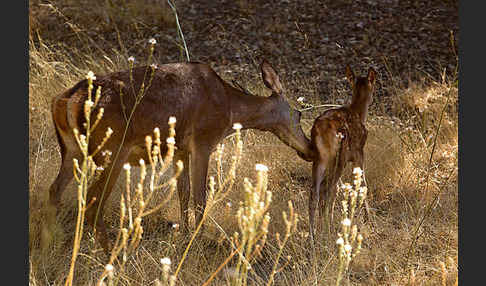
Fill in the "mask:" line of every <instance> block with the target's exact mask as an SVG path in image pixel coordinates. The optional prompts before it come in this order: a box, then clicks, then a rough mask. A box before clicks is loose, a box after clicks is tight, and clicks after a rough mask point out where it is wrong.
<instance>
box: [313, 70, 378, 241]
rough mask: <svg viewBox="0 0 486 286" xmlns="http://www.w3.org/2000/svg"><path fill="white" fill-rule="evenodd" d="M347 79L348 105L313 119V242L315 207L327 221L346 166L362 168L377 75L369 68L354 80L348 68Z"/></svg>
mask: <svg viewBox="0 0 486 286" xmlns="http://www.w3.org/2000/svg"><path fill="white" fill-rule="evenodd" d="M346 77H347V79H348V81H349V83H350V84H351V88H352V92H353V96H352V99H351V103H350V104H348V105H344V106H341V107H339V108H334V109H329V110H326V111H325V112H324V113H323V114H321V115H320V116H319V117H317V118H316V120H315V121H314V125H313V126H312V129H311V143H312V149H313V150H314V154H315V155H314V156H315V157H314V159H313V164H312V183H313V188H312V191H311V193H310V196H309V226H310V237H311V239H312V241H313V237H314V234H315V233H314V232H315V216H316V215H315V212H316V207H317V205H319V216H320V217H321V220H322V219H323V218H328V216H329V207H330V204H331V203H332V202H334V199H335V196H336V184H337V181H338V180H339V178H340V177H341V174H342V172H343V169H344V168H345V166H346V164H347V163H348V162H352V163H353V165H354V166H355V167H360V168H361V169H363V162H364V153H363V148H364V145H365V143H366V137H367V130H366V127H365V121H366V115H367V113H368V107H369V106H370V104H371V101H372V94H373V91H374V87H375V79H376V72H375V70H374V69H373V68H370V69H369V70H368V75H367V76H366V77H358V78H356V77H355V75H354V73H353V71H352V70H351V68H350V67H349V66H346ZM328 227H330V222H329V221H328Z"/></svg>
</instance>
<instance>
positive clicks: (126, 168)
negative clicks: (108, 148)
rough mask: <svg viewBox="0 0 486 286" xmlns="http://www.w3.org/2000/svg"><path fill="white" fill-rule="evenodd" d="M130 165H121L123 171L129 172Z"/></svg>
mask: <svg viewBox="0 0 486 286" xmlns="http://www.w3.org/2000/svg"><path fill="white" fill-rule="evenodd" d="M130 168H131V166H130V164H129V163H125V165H123V169H125V170H127V171H130Z"/></svg>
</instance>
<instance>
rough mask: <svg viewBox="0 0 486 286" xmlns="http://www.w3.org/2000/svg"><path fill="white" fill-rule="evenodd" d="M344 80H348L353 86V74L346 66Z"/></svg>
mask: <svg viewBox="0 0 486 286" xmlns="http://www.w3.org/2000/svg"><path fill="white" fill-rule="evenodd" d="M346 78H347V79H348V81H349V83H350V84H351V86H353V85H354V73H353V71H352V70H351V67H350V66H349V65H346Z"/></svg>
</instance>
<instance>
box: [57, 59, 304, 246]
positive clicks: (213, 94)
mask: <svg viewBox="0 0 486 286" xmlns="http://www.w3.org/2000/svg"><path fill="white" fill-rule="evenodd" d="M147 68H148V67H138V68H134V69H133V70H132V72H131V73H130V71H122V72H115V73H111V74H108V75H105V76H98V77H97V79H96V80H94V81H93V85H94V88H93V90H96V88H97V86H101V87H102V89H101V90H102V92H101V99H100V102H99V104H98V105H97V108H99V107H103V108H104V110H105V111H104V117H103V119H102V120H101V122H100V123H99V125H98V127H97V128H96V129H95V131H94V133H93V134H91V140H92V142H95V143H96V144H97V143H99V142H101V140H102V139H103V137H104V135H105V134H104V133H103V132H104V130H106V129H107V128H108V127H111V129H112V130H113V131H114V133H113V135H112V136H111V138H110V139H109V140H108V142H107V143H106V145H105V149H108V150H111V151H113V152H114V151H115V150H118V148H119V147H120V146H121V149H120V152H119V156H118V158H117V160H116V161H114V162H112V163H110V164H111V165H109V166H107V168H105V170H106V171H105V172H103V173H102V175H101V177H100V179H99V180H98V181H96V182H95V183H93V185H92V186H90V188H89V190H88V194H87V202H92V201H93V200H92V199H93V198H96V200H94V204H93V205H92V206H91V207H90V208H89V209H88V210H87V212H86V218H87V221H88V223H89V224H90V225H91V226H94V225H95V223H96V228H97V239H98V241H99V242H100V244H101V245H102V247H103V248H104V250H105V251H106V252H109V251H110V249H109V240H108V237H107V233H106V227H105V224H104V221H103V207H104V205H105V202H106V200H107V199H108V198H109V196H110V193H111V191H112V188H113V185H114V183H115V181H116V179H117V177H118V175H119V173H120V169H121V167H122V166H123V164H124V163H125V162H127V161H128V162H130V163H131V164H133V165H138V163H137V162H138V161H137V160H139V159H140V156H142V155H144V154H145V152H140V151H141V150H143V149H144V148H145V136H146V135H149V134H151V133H152V131H153V129H154V128H155V127H159V129H160V136H161V138H165V137H167V136H168V126H167V121H168V118H169V116H175V117H176V118H177V123H176V126H175V131H176V137H175V140H176V148H177V149H176V151H175V154H174V162H177V161H178V160H181V161H182V162H183V164H184V170H183V172H182V174H181V175H180V176H179V179H178V184H177V190H178V196H179V203H180V216H181V228H182V229H184V230H187V227H188V215H187V209H188V203H189V196H190V188H192V192H193V201H194V205H195V221H196V225H197V224H198V223H199V222H200V221H201V219H202V211H203V210H204V208H205V206H206V176H207V171H208V162H209V156H210V154H211V152H212V151H213V149H214V148H215V147H216V145H217V144H218V143H219V142H220V141H221V140H223V139H224V138H225V137H226V136H228V135H229V134H231V133H232V132H234V130H233V129H232V126H233V124H234V123H241V124H242V125H243V129H248V128H252V129H258V130H262V131H269V132H272V133H273V134H275V135H276V136H277V137H278V138H279V139H280V140H281V141H283V142H284V143H285V144H287V145H288V146H290V147H292V148H293V149H295V150H296V151H297V153H298V155H299V156H300V157H301V158H303V159H304V160H307V161H310V160H311V157H312V155H311V152H312V150H311V147H310V141H309V139H308V138H306V136H305V135H304V132H303V131H302V129H301V126H300V112H299V111H297V110H294V109H293V108H291V107H290V105H289V103H288V102H287V100H286V99H285V96H284V89H283V86H282V84H281V82H280V79H279V77H278V75H277V73H276V72H275V70H274V69H273V68H272V66H271V65H270V64H269V63H268V62H267V61H263V62H262V64H261V66H260V68H261V72H262V78H263V83H264V84H265V86H266V87H268V88H270V89H271V90H272V95H271V96H269V97H261V96H252V95H249V94H247V93H246V92H243V91H241V90H239V89H236V88H234V87H232V86H231V85H230V84H228V83H226V82H224V81H223V80H222V79H221V78H220V77H219V76H218V75H217V74H216V72H215V71H214V70H213V69H211V67H209V66H208V65H206V64H202V63H194V62H192V63H173V64H165V65H161V66H159V67H158V68H157V69H156V70H155V73H154V76H153V79H152V82H151V85H150V88H149V90H147V91H146V94H145V95H144V97H143V99H142V101H141V102H140V103H139V104H138V106H137V108H136V110H135V113H134V114H133V117H132V118H133V120H132V121H131V124H130V125H129V127H128V131H127V133H126V134H127V135H126V138H125V140H123V142H122V134H123V131H124V129H125V127H126V119H125V118H124V109H123V107H122V106H125V109H126V110H131V108H133V106H134V98H135V94H134V92H135V91H134V90H133V88H131V87H132V83H133V86H135V87H139V86H141V84H142V82H143V81H144V80H145V81H146V83H145V85H147V82H148V80H149V79H148V76H147V78H145V72H146V70H147ZM131 76H132V78H133V82H132V81H131V79H130V78H131ZM87 85H88V84H87V80H83V81H80V82H79V83H78V84H76V85H75V86H74V87H72V88H70V89H69V90H67V91H65V92H64V93H62V94H61V95H59V96H57V97H56V98H54V100H53V103H52V116H53V120H54V123H55V128H56V134H57V138H58V141H59V145H60V149H61V156H62V165H61V168H60V171H59V174H58V176H57V178H56V179H55V181H54V183H53V184H52V186H51V187H50V190H49V194H50V199H49V207H50V209H51V210H52V209H57V208H58V207H59V204H60V199H61V194H62V192H63V191H64V189H65V188H66V186H67V184H68V183H69V182H70V181H71V179H72V178H73V158H79V157H81V154H80V151H79V148H78V146H77V144H76V141H75V138H74V136H73V129H74V128H77V129H78V130H84V129H83V122H84V118H83V106H84V102H85V100H86V99H87ZM120 93H121V94H123V104H121V102H120V98H121V96H120ZM96 113H97V111H94V112H93V114H96ZM93 116H94V115H93ZM96 144H92V145H96ZM93 148H94V146H93ZM165 148H166V147H165ZM161 151H162V152H163V153H165V152H166V150H161ZM94 160H95V162H97V161H99V160H102V158H101V155H97V156H96V157H95V158H94ZM112 167H113V171H112V174H111V176H109V175H108V174H109V172H108V170H110V169H111V168H112ZM189 170H190V173H191V176H190V175H189ZM105 184H106V187H105ZM103 189H105V190H104V192H105V193H104V195H102V192H103ZM98 208H99V214H98V215H96V212H97V209H98Z"/></svg>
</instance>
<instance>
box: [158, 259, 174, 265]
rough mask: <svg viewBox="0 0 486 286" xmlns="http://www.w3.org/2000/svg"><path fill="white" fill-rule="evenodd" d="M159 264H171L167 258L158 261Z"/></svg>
mask: <svg viewBox="0 0 486 286" xmlns="http://www.w3.org/2000/svg"><path fill="white" fill-rule="evenodd" d="M160 263H161V264H162V265H170V264H171V263H172V262H171V261H170V258H169V257H164V258H162V259H160Z"/></svg>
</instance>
